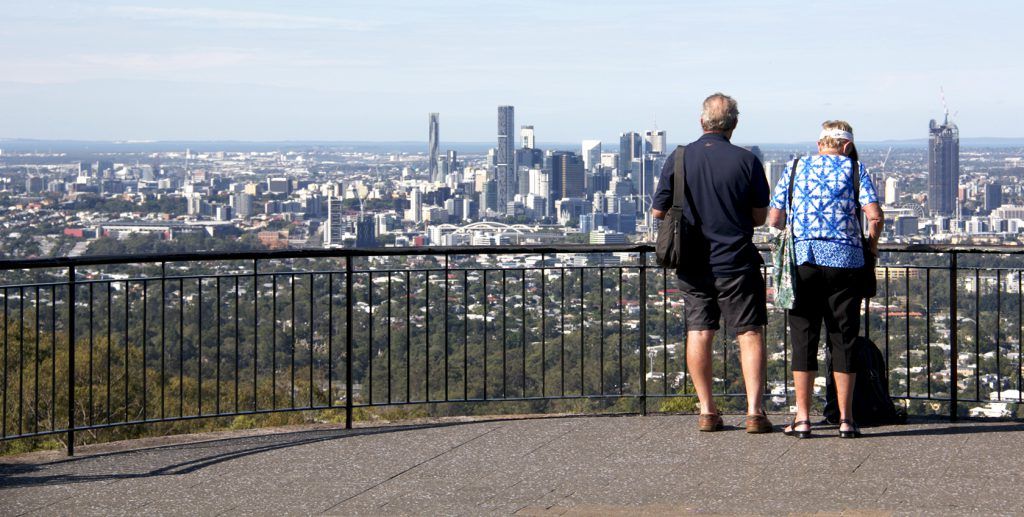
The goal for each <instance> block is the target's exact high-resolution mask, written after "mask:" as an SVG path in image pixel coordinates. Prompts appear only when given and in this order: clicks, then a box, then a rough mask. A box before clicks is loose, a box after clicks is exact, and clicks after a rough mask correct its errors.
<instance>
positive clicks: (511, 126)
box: [494, 106, 516, 213]
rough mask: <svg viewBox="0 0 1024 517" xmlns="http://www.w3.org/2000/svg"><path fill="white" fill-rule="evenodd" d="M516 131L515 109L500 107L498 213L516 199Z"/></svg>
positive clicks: (497, 175) (502, 211) (496, 159)
mask: <svg viewBox="0 0 1024 517" xmlns="http://www.w3.org/2000/svg"><path fill="white" fill-rule="evenodd" d="M514 130H515V108H514V107H512V106H498V152H497V154H496V155H495V165H494V171H495V176H496V177H495V180H497V183H498V199H497V207H498V211H499V212H501V213H505V212H506V211H507V209H506V208H505V207H507V206H508V202H509V201H512V199H513V198H514V197H515V194H516V189H515V182H516V178H515V172H516V169H515V166H516V165H515V161H516V155H515V144H513V142H512V138H513V131H514Z"/></svg>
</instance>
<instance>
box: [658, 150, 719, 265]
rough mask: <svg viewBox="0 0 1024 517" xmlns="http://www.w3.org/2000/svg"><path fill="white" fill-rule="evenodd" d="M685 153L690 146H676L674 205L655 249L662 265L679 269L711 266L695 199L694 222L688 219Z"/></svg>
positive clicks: (673, 173) (660, 231)
mask: <svg viewBox="0 0 1024 517" xmlns="http://www.w3.org/2000/svg"><path fill="white" fill-rule="evenodd" d="M685 154H686V146H682V145H680V146H678V147H676V151H675V155H674V156H673V160H675V162H674V163H673V168H672V208H670V209H669V211H668V212H667V213H666V214H665V219H664V220H663V221H662V222H661V227H659V228H658V240H657V242H656V243H655V248H654V249H655V254H656V255H657V259H658V265H659V266H662V267H664V268H668V269H675V270H677V271H694V270H696V269H697V268H702V269H706V268H707V267H708V252H707V242H706V241H705V240H704V234H703V233H701V229H700V220H699V218H698V217H697V211H696V209H694V207H693V200H692V198H690V199H689V202H690V210H691V213H692V214H693V216H694V222H692V223H691V222H690V221H689V220H687V218H686V216H685V215H684V213H683V205H684V202H685V201H686V200H687V198H688V196H689V192H688V191H687V188H686V171H685V169H684V167H683V157H684V156H685Z"/></svg>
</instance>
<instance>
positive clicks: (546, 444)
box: [522, 429, 575, 458]
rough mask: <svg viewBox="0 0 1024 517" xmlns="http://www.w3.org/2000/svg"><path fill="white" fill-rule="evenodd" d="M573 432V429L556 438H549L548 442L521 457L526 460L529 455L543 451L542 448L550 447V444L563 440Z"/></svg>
mask: <svg viewBox="0 0 1024 517" xmlns="http://www.w3.org/2000/svg"><path fill="white" fill-rule="evenodd" d="M573 431H575V429H569V430H568V431H566V432H564V433H562V434H560V435H558V436H555V437H553V438H551V439H550V440H547V441H545V442H544V443H541V444H540V445H538V446H536V447H534V448H533V449H530V450H529V451H527V452H526V454H523V456H522V457H523V458H526V457H528V456H530V455H531V454H533V453H535V452H537V451H538V450H540V449H543V448H544V447H547V446H548V445H551V444H552V443H554V442H556V441H558V440H560V439H562V438H564V437H565V436H567V435H569V434H571V433H572V432H573Z"/></svg>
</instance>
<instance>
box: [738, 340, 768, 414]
mask: <svg viewBox="0 0 1024 517" xmlns="http://www.w3.org/2000/svg"><path fill="white" fill-rule="evenodd" d="M736 340H737V341H739V344H740V366H742V367H743V384H744V385H745V388H746V391H747V414H748V415H760V414H761V411H763V410H764V404H763V401H764V370H765V364H766V363H765V354H764V336H762V335H761V331H760V330H749V331H747V332H743V333H740V334H739V335H737V336H736Z"/></svg>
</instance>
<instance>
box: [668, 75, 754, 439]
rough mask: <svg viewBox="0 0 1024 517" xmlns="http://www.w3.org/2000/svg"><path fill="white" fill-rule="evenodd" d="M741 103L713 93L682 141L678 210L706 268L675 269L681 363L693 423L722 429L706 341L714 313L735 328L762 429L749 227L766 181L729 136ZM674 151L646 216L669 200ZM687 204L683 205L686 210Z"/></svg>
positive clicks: (750, 409)
mask: <svg viewBox="0 0 1024 517" xmlns="http://www.w3.org/2000/svg"><path fill="white" fill-rule="evenodd" d="M738 116H739V110H738V109H737V107H736V101H735V100H733V99H732V98H731V97H729V96H727V95H724V94H721V93H715V94H713V95H711V96H710V97H708V98H707V99H705V100H704V108H703V110H702V112H701V116H700V125H701V127H702V128H703V130H704V135H703V136H701V137H700V138H699V139H697V140H696V141H695V142H693V143H691V144H690V145H688V146H686V152H685V155H684V156H685V157H684V159H683V162H684V173H685V175H686V187H687V191H688V195H687V201H686V203H687V204H690V205H691V206H689V207H688V208H687V207H684V214H687V215H686V217H687V219H688V220H690V221H691V222H694V221H696V220H699V222H700V229H701V232H702V233H703V235H704V238H705V239H706V240H707V243H708V248H709V250H710V251H709V255H710V256H709V257H707V258H708V260H707V263H708V267H707V268H706V269H705V270H702V271H689V270H679V271H676V274H677V276H678V277H679V283H680V289H681V291H682V292H683V302H684V313H685V317H686V330H687V347H686V363H687V365H688V366H689V370H690V376H691V378H692V379H693V387H694V389H695V390H696V391H697V398H698V399H699V400H700V417H699V429H700V430H701V431H718V430H721V429H722V416H721V414H720V413H719V411H718V408H717V407H716V406H715V401H714V399H713V398H712V396H711V343H712V341H713V340H714V337H715V331H716V330H718V328H719V322H718V320H719V317H720V316H724V319H725V326H726V328H727V329H730V330H731V331H732V332H734V333H735V334H736V338H737V341H739V346H740V363H741V365H742V368H743V382H744V384H745V385H746V391H747V422H746V424H747V432H748V433H767V432H770V431H771V430H772V424H771V422H769V421H768V418H767V416H766V415H765V412H764V409H763V404H762V395H763V391H762V386H763V385H764V367H765V352H764V338H763V336H762V330H761V329H762V328H763V327H764V325H765V324H766V322H767V319H768V315H767V309H766V308H765V285H764V279H763V278H762V277H761V272H760V267H761V264H762V263H763V262H762V260H761V255H760V254H759V253H758V252H757V248H755V247H754V243H753V240H752V237H753V235H754V227H755V226H760V225H762V224H764V221H765V218H766V217H767V215H768V198H769V187H768V181H767V179H765V175H764V167H763V166H762V165H761V162H760V161H759V160H758V159H757V157H755V156H754V154H753V153H751V152H750V151H747V150H746V149H743V148H742V147H738V146H735V145H733V144H731V143H730V142H729V140H730V139H731V138H732V133H733V130H734V129H736V123H737V119H738ZM675 155H676V153H673V154H672V155H671V156H669V158H668V159H667V160H666V161H665V166H664V167H663V168H662V171H661V180H660V181H659V183H658V190H657V192H656V193H655V195H654V202H653V209H652V215H653V216H654V217H655V218H656V219H664V217H665V213H666V212H667V211H668V210H669V209H670V208H671V207H672V189H673V187H674V185H673V172H674V168H675ZM687 210H689V212H687Z"/></svg>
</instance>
